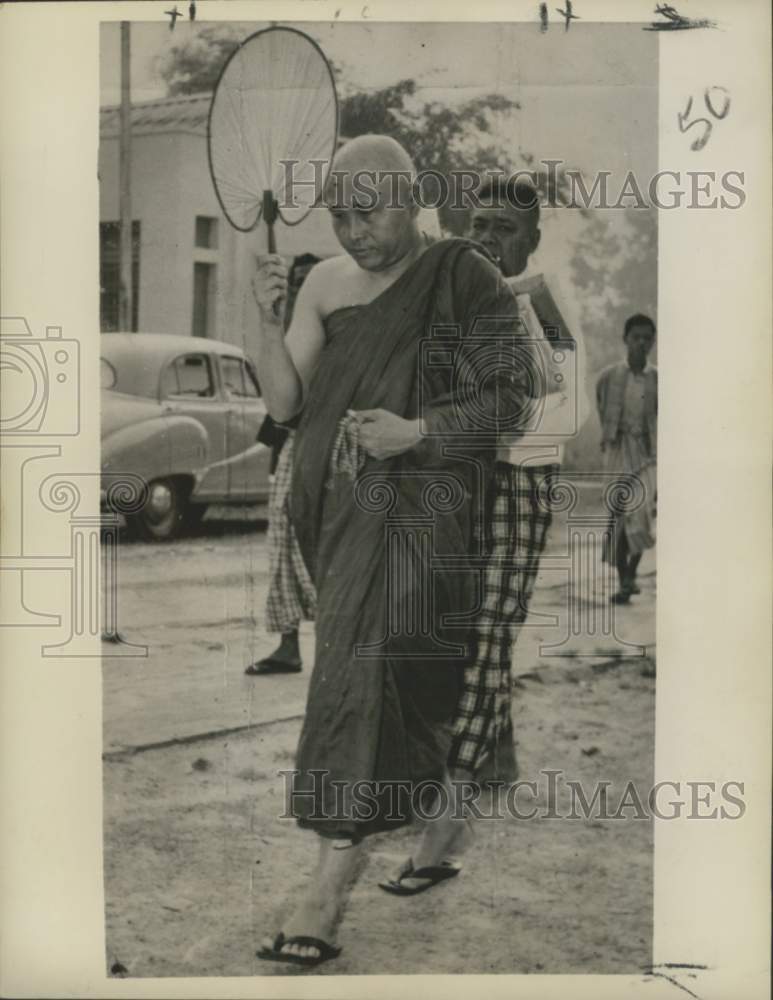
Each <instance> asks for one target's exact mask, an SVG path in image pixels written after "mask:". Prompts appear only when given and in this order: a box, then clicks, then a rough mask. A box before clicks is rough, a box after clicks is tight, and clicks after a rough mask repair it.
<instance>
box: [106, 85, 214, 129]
mask: <svg viewBox="0 0 773 1000" xmlns="http://www.w3.org/2000/svg"><path fill="white" fill-rule="evenodd" d="M211 100H212V95H211V94H191V95H190V96H186V97H161V98H159V99H157V100H155V101H142V102H140V103H137V104H132V129H135V130H137V131H143V132H171V131H180V130H182V131H185V132H201V133H202V134H203V133H204V132H205V131H206V127H207V115H208V114H209V104H210V101H211ZM120 128H121V109H120V107H119V106H118V105H112V106H110V107H106V108H101V109H100V113H99V129H100V132H101V133H102V134H103V135H105V134H107V135H112V134H115V135H117V134H118V132H119V130H120Z"/></svg>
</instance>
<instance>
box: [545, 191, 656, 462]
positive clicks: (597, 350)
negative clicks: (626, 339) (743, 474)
mask: <svg viewBox="0 0 773 1000" xmlns="http://www.w3.org/2000/svg"><path fill="white" fill-rule="evenodd" d="M609 211H612V215H610V214H609ZM657 246H658V217H657V210H656V209H654V208H649V209H641V208H626V209H617V210H603V209H600V210H597V211H595V212H593V213H590V214H589V216H588V217H586V222H585V224H584V225H583V227H582V229H581V232H580V235H579V237H578V239H577V240H576V241H575V243H574V247H573V253H572V257H571V261H570V266H571V276H572V284H573V285H574V287H575V289H576V291H577V300H578V302H579V304H580V318H581V320H582V326H583V332H584V335H585V336H584V340H585V348H586V352H587V368H588V372H587V389H588V392H589V394H590V396H591V403H592V404H593V402H594V401H593V393H594V390H595V386H596V380H597V378H598V376H599V374H600V373H601V371H602V369H603V368H605V367H606V366H607V365H609V364H612V363H613V362H615V361H619V360H620V359H621V358H622V357H623V356H624V355H623V340H622V337H623V326H624V324H625V321H626V319H627V318H628V316H631V315H632V314H633V313H637V312H643V313H645V314H647V315H649V316H651V317H652V318H653V320H655V322H657V300H658V288H657V281H658V266H657V265H658V257H657ZM565 465H566V467H567V468H569V469H574V470H575V471H576V470H583V471H593V470H598V469H600V468H601V466H602V461H601V452H600V449H599V427H598V421H597V419H596V417H595V416H592V417H591V418H590V419H589V420H588V422H587V424H586V425H585V426H584V427H583V429H582V430H581V432H580V434H579V435H578V436H577V438H575V439H574V440H572V441H571V442H569V444H568V445H567V449H566V460H565Z"/></svg>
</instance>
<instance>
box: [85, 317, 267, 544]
mask: <svg viewBox="0 0 773 1000" xmlns="http://www.w3.org/2000/svg"><path fill="white" fill-rule="evenodd" d="M100 355H101V358H100V379H101V388H102V424H101V426H102V498H103V501H104V500H105V499H106V497H107V496H108V490H109V489H110V487H111V486H116V485H117V484H118V483H119V482H120V480H121V477H122V476H123V477H126V476H127V474H130V475H132V476H139V477H141V478H142V479H143V480H144V481H145V483H147V501H146V502H145V504H144V506H143V507H142V509H141V510H138V511H135V512H133V513H129V514H127V515H126V521H127V526H128V527H129V529H130V530H131V531H132V533H133V534H135V535H137V536H139V537H141V538H145V539H149V540H154V539H167V538H172V537H174V536H176V535H178V534H180V533H181V532H183V531H184V530H185V529H186V528H189V527H191V526H193V525H194V524H196V523H197V522H198V521H199V520H201V518H202V517H203V515H204V511H205V510H206V508H207V505H208V504H211V503H218V504H222V503H236V504H246V503H256V502H262V501H265V500H266V499H267V498H268V488H269V480H268V476H269V467H270V462H271V452H270V449H268V448H267V447H266V446H265V445H264V444H260V443H258V442H257V441H256V435H257V433H258V429H259V427H260V425H261V423H262V422H263V419H264V418H265V416H266V407H265V405H264V403H263V400H262V399H261V396H260V388H259V385H258V380H257V377H256V374H255V369H254V367H253V365H252V362H251V361H250V359H249V358H248V357H246V355H245V354H244V352H243V351H241V350H240V349H239V348H238V347H234V346H232V345H231V344H224V343H221V342H219V341H216V340H208V339H204V338H200V337H195V338H194V337H184V336H172V335H169V334H163V333H103V334H101V349H100Z"/></svg>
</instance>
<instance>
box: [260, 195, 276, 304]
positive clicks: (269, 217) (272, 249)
mask: <svg viewBox="0 0 773 1000" xmlns="http://www.w3.org/2000/svg"><path fill="white" fill-rule="evenodd" d="M278 214H279V213H278V206H277V203H276V198H275V197H274V194H273V192H272V191H264V192H263V218H264V219H265V221H266V228H267V230H268V252H269V253H276V236H275V235H274V223H275V222H276V220H277V216H278ZM272 309H273V310H274V315H275V316H276V317H277V318H278V317H279V313H280V309H279V300H277V301H276V302H275V303H274V305H273V306H272Z"/></svg>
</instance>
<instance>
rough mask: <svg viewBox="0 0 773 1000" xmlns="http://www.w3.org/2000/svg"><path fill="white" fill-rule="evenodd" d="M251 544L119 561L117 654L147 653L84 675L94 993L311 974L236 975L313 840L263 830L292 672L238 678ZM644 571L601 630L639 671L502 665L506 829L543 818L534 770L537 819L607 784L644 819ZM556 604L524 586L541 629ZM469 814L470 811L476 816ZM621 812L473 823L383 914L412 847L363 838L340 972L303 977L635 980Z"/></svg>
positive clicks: (553, 596)
mask: <svg viewBox="0 0 773 1000" xmlns="http://www.w3.org/2000/svg"><path fill="white" fill-rule="evenodd" d="M554 544H558V542H556V541H554ZM264 545H265V539H264V537H263V536H262V534H261V533H260V532H259V531H254V532H253V533H252V534H251V535H249V537H248V538H247V542H246V543H245V538H244V536H243V535H242V534H240V533H239V531H229V530H228V529H226V530H221V531H218V530H217V525H214V526H211V527H210V528H208V522H206V521H205V523H204V526H203V527H202V530H201V535H200V537H198V538H195V539H190V540H187V541H182V542H178V543H175V545H173V546H161V547H158V546H144V545H135V546H128V547H126V549H125V550H124V551H123V552H122V554H121V560H122V566H121V571H122V574H123V576H122V579H123V583H122V588H123V589H122V592H121V602H120V613H121V615H122V616H123V621H124V627H125V631H126V634H127V638H129V639H130V640H131V641H132V642H145V643H146V644H147V645H148V647H149V655H148V657H147V659H146V660H144V661H142V662H138V661H127V660H121V659H120V658H116V659H106V660H105V667H104V676H105V747H106V753H105V762H104V796H105V797H104V811H105V897H106V927H107V963H108V969H109V970H110V971H111V972H112V973H113V974H114V975H122V976H129V977H162V976H255V975H260V976H264V975H309V974H310V973H309V972H308V970H299V969H297V968H296V967H294V966H288V965H281V964H276V963H266V962H261V961H259V960H257V959H256V958H255V948H256V945H257V942H258V941H259V939H260V938H261V937H262V936H263V935H264V934H265V933H266V932H267V931H268V932H271V931H274V930H275V929H278V927H279V926H280V922H281V919H282V916H283V914H284V912H286V910H287V908H288V907H289V906H290V905H292V900H293V897H294V895H295V893H296V892H297V891H298V889H299V888H300V886H301V885H302V884H303V882H304V879H305V878H306V876H307V874H308V872H309V871H310V868H311V865H312V860H313V853H312V852H313V849H314V846H315V845H314V837H313V835H311V834H308V833H303V832H301V831H299V830H298V829H297V828H296V827H295V825H294V824H293V822H292V821H289V820H281V819H279V818H278V817H279V815H280V813H281V812H282V807H283V802H284V788H283V784H282V780H281V779H280V777H279V776H278V775H277V772H278V771H279V770H281V769H284V768H290V767H292V765H293V757H294V751H295V744H296V740H297V737H298V733H299V730H300V724H301V714H302V711H303V699H304V695H305V684H306V681H307V678H308V670H305V671H304V673H303V674H302V675H298V676H296V677H291V678H274V679H265V678H263V679H259V680H255V679H248V678H245V677H244V676H243V667H244V663H245V662H246V658H249V657H250V656H251V655H252V654H254V653H255V652H256V651H257V653H258V654H261V653H262V652H263V651H265V650H267V649H268V648H270V646H271V644H272V639H271V637H269V636H266V635H265V634H261V633H260V628H259V625H258V626H257V627H256V626H255V621H254V619H253V617H251V615H250V613H249V610H248V611H246V612H245V610H244V602H245V597H244V595H245V593H247V596H248V599H249V601H252V602H254V603H255V604H256V605H257V604H258V603H259V602H260V600H261V599H262V595H263V594H264V592H265V567H264V563H265V551H264ZM247 547H249V548H250V553H249V561H250V566H251V567H253V568H252V569H250V585H249V587H247V588H246V590H245V578H244V576H243V575H242V574H241V570H239V571H237V572H235V565H237V566H238V562H237V561H238V559H242V560H245V559H247V556H246V555H245V552H246V548H247ZM255 566H258V567H264V568H263V569H258V570H254V567H255ZM653 566H654V562H653V561H651V562H649V563H645V564H643V566H642V569H643V575H642V589H643V593H642V595H641V596H640V597H639V598H637V601H638V603H637V605H636V607H635V608H634V607H633V605H632V606H631V608H630V609H624V611H625V614H626V615H627V616H628V617H627V619H626V618H625V617H624V616H623V613H621V614H620V616H619V617H618V625H617V626H616V627H617V630H618V632H619V631H620V630H621V629H622V630H623V632H625V628H624V626H625V623H626V622H627V623H628V624H627V626H626V627H628V628H629V630H630V634H631V635H635V637H636V640H637V641H643V642H644V643H645V646H646V650H645V651H646V654H647V655H646V656H644V657H620V656H619V655H616V654H615V651H614V649H612V648H606V649H605V648H604V644H603V643H602V644H601V645H600V644H599V642H598V639H594V640H593V641H592V642H590V645H589V644H588V642H587V641H586V643H585V645H582V644H580V645H579V646H577V648H576V655H569V656H565V657H560V658H559V657H544V656H542V657H541V656H540V654H539V641H540V639H541V638H542V639H544V635H542V634H541V633H540V630H539V629H537V630H536V631H535V632H534V633H533V634H530V635H529V637H528V641H524V643H523V644H522V647H521V649H520V653H519V655H517V656H516V666H515V669H514V674H515V676H516V678H517V680H516V689H515V697H514V723H515V728H516V733H517V740H518V746H517V751H518V760H519V765H520V777H521V780H523V781H527V780H534V781H537V783H538V792H537V798H536V800H534V799H533V798H532V797H531V794H530V793H529V792H528V790H524V794H523V797H521V796H520V795H519V798H518V805H519V807H520V809H521V810H522V811H524V812H526V811H528V810H529V808H530V807H531V806H533V805H535V804H536V806H537V808H538V809H539V810H540V812H541V813H542V814H544V813H545V812H546V811H547V810H546V808H545V807H546V806H547V779H546V778H545V777H544V775H543V776H542V777H541V776H540V772H541V771H542V772H544V771H546V770H550V769H552V770H560V771H561V772H562V776H561V777H560V778H559V781H558V797H557V803H556V809H555V810H554V811H555V812H558V813H559V814H560V815H561V816H564V817H565V816H566V814H568V813H569V812H570V810H571V801H570V797H569V794H568V790H567V788H566V786H565V779H568V780H571V781H579V782H581V783H582V787H583V790H584V792H585V794H586V796H587V797H588V798H590V796H591V795H592V792H593V787H594V783H595V782H597V781H600V780H603V781H608V782H611V786H610V788H609V799H608V801H609V804H610V805H609V810H608V813H609V814H614V813H615V812H616V810H617V808H618V805H619V802H620V799H621V796H622V794H623V791H624V787H625V785H626V783H627V782H629V781H633V782H634V783H635V785H636V788H637V790H638V791H639V793H640V796H641V798H642V799H643V800H644V802H645V804H646V795H647V790H648V788H649V787H650V786H651V784H652V777H653V765H654V711H655V706H654V703H655V699H654V693H655V679H654V589H655V578H654V572H653ZM174 567H176V569H175V568H174ZM242 568H243V567H242ZM202 574H203V582H202ZM172 578H173V579H177V580H178V583H177V585H176V586H174V587H172V590H173V591H174V596H170V597H169V599H168V600H167V601H166V603H165V605H164V607H163V609H160V608H159V599H158V596H157V594H156V589H155V588H156V587H157V586H160V585H161V584H162V583H163V584H164V586H165V588H166V592H167V593H169V592H170V591H169V583H170V579H172ZM215 588H216V589H215ZM224 593H225V594H227V595H230V596H226V597H225V598H223V596H222V595H223V594H224ZM215 594H217V595H219V596H218V598H217V601H216V602H214V603H215V604H216V605H217V606H213V596H214V595H215ZM239 595H241V596H239ZM564 597H565V592H564V590H563V588H562V587H560V586H557V585H556V584H555V583H554V582H553V583H551V581H550V580H549V579H542V578H541V580H540V582H539V584H538V590H537V593H536V594H535V599H534V604H533V609H534V611H535V612H536V613H537V614H539V613H540V612H542V613H543V614H545V615H546V614H548V613H549V611H550V609H551V608H555V606H556V605H557V604H560V602H561V601H562V599H564ZM221 601H222V602H223V604H222V607H223V608H224V609H225V613H224V614H220V613H219V609H220V607H221V604H220V602H221ZM171 604H174V609H172V608H171V607H170V605H171ZM127 625H128V626H130V627H127ZM197 629H199V631H198V632H197ZM625 634H626V638H627V637H628V633H625ZM642 637H644V638H642ZM586 638H587V637H586ZM312 644H313V630H312V626H310V625H308V626H304V630H303V649H304V658H305V660H306V661H307V662H310V660H311V650H312ZM535 644H536V645H535ZM592 651H595V652H594V655H590V652H592ZM580 654H582V655H580ZM197 657H198V659H197ZM245 706H246V707H245ZM192 720H193V721H192ZM487 803H488V804H490V797H489V796H484V798H483V799H482V800H481V809H483V808H484V807H485V806H486V804H487ZM634 812H635V810H634V809H631V808H629V809H626V810H624V811H621V813H622V818H617V819H604V818H598V817H592V818H590V819H585V818H582V817H581V818H575V819H568V818H553V819H550V818H545V817H544V815H541V816H538V817H537V818H535V819H528V820H527V819H517V818H514V817H509V818H506V819H478V820H476V821H474V822H473V823H472V824H470V829H469V832H468V834H467V836H466V841H467V845H466V849H465V850H464V853H463V854H460V855H459V856H460V859H461V860H462V862H463V865H464V868H463V871H462V874H461V875H460V877H459V878H457V879H455V880H453V881H451V882H447V883H445V884H443V885H441V886H439V887H437V888H435V889H433V890H432V891H430V892H427V893H425V894H422V895H420V896H417V897H415V898H404V899H403V898H397V897H392V896H389V895H387V894H385V893H383V892H382V891H381V890H380V889H379V888H378V887H377V885H376V883H377V881H379V880H380V879H381V878H382V877H383V876H384V875H385V874H387V873H391V871H392V870H393V869H394V868H395V867H396V866H397V865H398V864H399V863H400V862H401V861H403V860H404V859H405V858H407V857H408V856H410V854H411V851H412V845H413V842H414V840H415V837H416V830H415V829H406V830H402V831H400V832H398V833H391V834H384V835H379V836H376V837H373V838H371V839H370V840H369V846H368V853H367V860H366V864H365V868H364V870H363V872H362V875H361V877H360V879H359V881H358V883H357V885H356V887H355V890H354V892H353V895H352V898H351V902H350V905H349V907H348V909H347V912H346V915H345V918H344V921H343V923H342V926H341V928H340V931H339V944H341V945H342V946H343V953H342V955H341V956H340V958H339V959H337V960H336V961H334V962H331V963H328V964H326V965H323V966H321V967H320V968H319V969H316V970H314V972H313V974H314V975H347V974H350V975H362V974H373V973H396V974H406V973H466V974H469V973H635V972H637V971H641V970H643V969H644V968H645V967H646V966H647V965H648V964H649V962H650V960H651V939H652V856H653V855H652V824H651V821H650V820H647V819H641V818H634V817H633V813H634Z"/></svg>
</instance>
